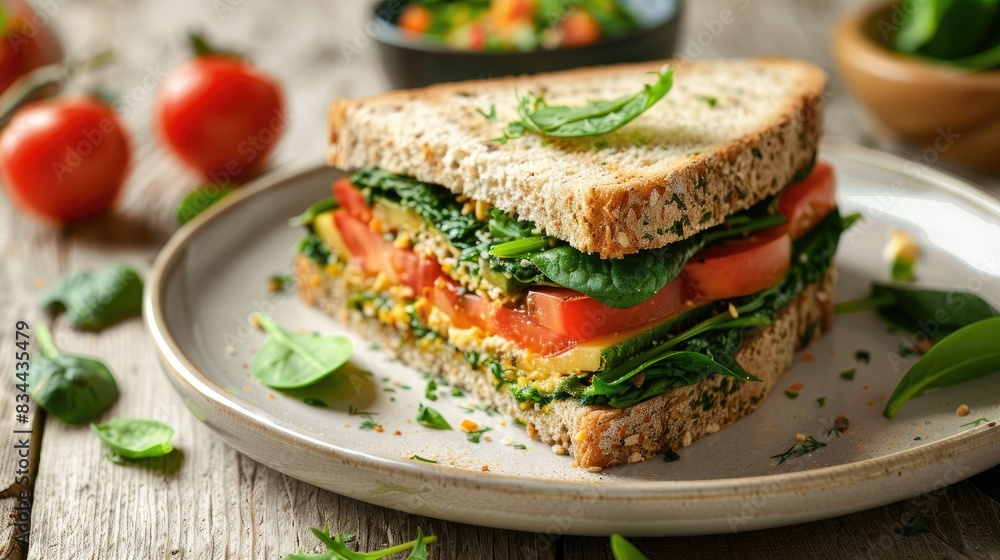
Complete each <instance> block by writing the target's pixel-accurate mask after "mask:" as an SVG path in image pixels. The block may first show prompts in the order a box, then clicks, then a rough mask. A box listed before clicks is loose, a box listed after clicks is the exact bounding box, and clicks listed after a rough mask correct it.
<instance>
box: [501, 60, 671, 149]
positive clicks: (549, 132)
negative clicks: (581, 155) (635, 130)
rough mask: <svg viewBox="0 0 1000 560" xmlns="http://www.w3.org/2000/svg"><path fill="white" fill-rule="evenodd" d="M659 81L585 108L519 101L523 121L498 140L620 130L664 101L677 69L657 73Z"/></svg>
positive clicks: (527, 99)
mask: <svg viewBox="0 0 1000 560" xmlns="http://www.w3.org/2000/svg"><path fill="white" fill-rule="evenodd" d="M656 76H657V80H656V81H655V82H654V83H652V84H646V85H645V86H643V88H642V91H641V92H639V93H636V94H633V95H625V96H622V97H619V98H618V99H613V100H611V101H592V102H590V103H588V104H586V105H584V106H582V107H566V106H550V105H548V104H547V103H546V102H545V98H544V97H542V96H540V95H537V96H536V95H533V94H528V95H526V96H524V97H522V98H520V99H519V100H518V103H517V114H518V116H520V117H521V118H520V120H517V121H514V122H512V123H510V124H508V125H507V128H506V130H505V131H504V136H503V137H501V138H500V139H499V140H501V141H506V140H507V139H510V138H516V137H518V136H521V135H523V134H524V133H525V132H534V133H536V134H541V135H543V136H551V137H560V138H573V137H582V136H596V135H600V134H607V133H609V132H612V131H614V130H617V129H619V128H621V127H623V126H625V125H626V124H628V123H629V122H631V121H633V120H634V119H635V118H636V117H638V116H639V115H641V114H642V113H644V112H645V111H646V110H647V109H649V108H650V107H652V106H653V104H655V103H656V102H657V101H659V100H661V99H663V97H664V96H665V95H667V93H668V92H669V91H670V88H671V86H672V85H673V77H674V69H673V68H671V67H669V66H666V67H664V68H661V69H660V70H659V71H658V72H656Z"/></svg>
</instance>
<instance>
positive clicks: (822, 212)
mask: <svg viewBox="0 0 1000 560" xmlns="http://www.w3.org/2000/svg"><path fill="white" fill-rule="evenodd" d="M836 207H837V184H836V181H835V180H834V175H833V167H830V165H829V164H827V163H823V162H819V163H817V164H816V166H815V167H813V170H812V173H810V174H809V175H808V176H807V177H806V178H805V179H802V180H801V181H798V182H796V183H793V184H792V185H790V186H789V187H788V188H787V189H785V192H783V193H781V198H780V199H778V212H779V213H781V215H782V216H784V217H786V218H788V222H787V223H785V224H784V225H782V226H778V227H779V228H780V229H781V231H784V232H786V233H788V234H789V235H791V236H792V239H798V238H800V237H802V236H803V235H805V234H806V232H808V231H809V230H811V229H812V228H813V227H814V226H815V225H816V224H818V223H819V222H820V220H822V219H823V218H825V217H826V216H827V215H828V214H829V213H830V212H832V211H833V209H834V208H836Z"/></svg>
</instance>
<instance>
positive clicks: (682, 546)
mask: <svg viewBox="0 0 1000 560" xmlns="http://www.w3.org/2000/svg"><path fill="white" fill-rule="evenodd" d="M998 474H1000V471H998V470H997V469H994V476H997V475H998ZM914 516H918V517H919V518H920V519H921V520H923V521H924V522H925V523H926V526H927V531H926V532H917V533H915V534H910V535H909V536H907V535H905V534H903V533H904V532H905V527H916V526H917V525H916V524H915V523H914V521H913V520H914V519H915V518H914ZM998 523H1000V504H998V503H997V502H994V501H993V500H991V499H990V498H989V497H987V496H986V495H985V494H984V493H982V492H980V491H979V490H978V489H976V488H975V486H974V485H973V484H972V483H971V482H960V483H958V484H955V485H953V486H950V487H948V488H947V489H944V490H941V491H939V492H933V493H931V494H925V495H923V496H919V497H916V498H913V499H910V500H904V501H902V502H897V503H895V504H891V505H889V506H886V507H882V508H878V509H873V510H869V511H864V512H861V513H856V514H852V515H846V516H843V517H838V518H835V519H829V520H825V521H816V522H813V523H805V524H802V525H795V526H792V527H784V528H780V529H770V530H764V531H751V532H747V533H736V534H728V535H713V536H704V537H686V538H672V539H666V538H662V539H640V538H637V539H630V540H631V542H632V543H633V544H635V545H636V546H637V547H639V548H640V549H641V550H642V551H643V552H644V553H645V554H646V555H647V556H648V557H649V559H650V560H660V559H666V558H690V559H693V560H697V559H701V558H705V559H708V558H736V557H743V556H745V555H748V554H751V555H752V557H755V558H816V559H830V560H840V559H843V558H912V559H914V560H939V559H941V558H955V559H957V558H995V557H996V556H997V555H998V554H1000V531H997V527H998V526H1000V525H998ZM565 545H566V546H565V556H564V558H565V559H566V560H579V559H583V558H588V559H590V558H593V559H607V560H611V558H612V556H611V552H610V550H609V547H608V541H607V540H606V539H583V538H568V539H566V540H565Z"/></svg>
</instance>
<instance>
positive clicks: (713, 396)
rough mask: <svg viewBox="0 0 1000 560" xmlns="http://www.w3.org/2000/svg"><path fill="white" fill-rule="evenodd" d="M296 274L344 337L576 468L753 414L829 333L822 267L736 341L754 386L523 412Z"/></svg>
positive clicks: (309, 270) (333, 282)
mask: <svg viewBox="0 0 1000 560" xmlns="http://www.w3.org/2000/svg"><path fill="white" fill-rule="evenodd" d="M296 277H297V279H298V286H299V294H300V296H301V297H302V299H303V300H304V301H305V302H306V303H308V304H310V305H313V306H316V307H318V308H320V309H322V310H323V311H324V312H326V313H327V314H329V315H332V316H333V317H335V318H337V319H339V320H341V321H342V322H345V323H349V324H350V325H351V328H352V330H353V331H355V332H357V333H359V334H360V335H362V336H364V337H366V338H368V339H370V340H373V341H376V342H378V343H380V344H381V345H382V346H383V347H384V348H385V349H386V350H387V351H388V352H389V353H391V354H393V355H394V356H396V357H397V358H399V359H401V360H402V361H403V362H404V363H406V364H408V365H410V366H412V367H414V368H417V369H419V370H421V371H428V372H430V373H432V374H433V375H436V376H439V377H441V378H444V379H446V380H447V381H448V382H449V383H451V384H453V385H455V386H457V387H460V388H462V389H463V390H465V391H466V392H468V393H470V394H472V395H473V396H474V397H476V398H477V399H479V400H480V401H481V402H483V403H484V404H487V405H492V406H495V407H496V408H497V409H498V410H500V411H501V412H503V413H504V414H507V415H509V416H511V417H514V418H518V419H521V420H523V421H524V422H525V423H526V424H527V429H528V434H529V435H530V436H531V437H532V438H534V439H538V440H541V441H543V442H545V443H547V444H550V445H552V448H553V451H555V452H556V453H560V454H563V453H567V452H569V453H572V455H573V457H574V458H575V462H576V464H578V465H579V466H582V467H585V468H589V467H601V468H604V467H610V466H614V465H619V464H623V463H634V462H637V461H641V460H644V459H648V458H651V457H654V456H656V455H658V454H661V453H664V452H666V451H669V450H671V449H677V448H680V447H686V446H687V445H690V444H691V442H692V441H694V440H696V439H698V438H700V437H702V436H704V435H707V434H711V433H714V432H717V431H719V430H720V429H722V428H724V427H726V426H728V425H729V424H731V423H732V422H734V421H736V420H737V419H739V418H740V417H742V416H744V415H745V414H748V413H750V412H752V411H753V410H755V409H756V408H757V407H758V406H759V405H760V404H761V403H762V402H763V401H764V399H765V398H766V397H767V395H768V393H769V392H770V391H771V389H772V388H773V387H774V385H775V384H776V383H777V381H778V378H779V377H781V375H782V374H783V373H784V372H785V371H787V370H788V369H789V368H790V367H791V365H792V360H793V357H794V353H795V350H796V348H798V347H800V346H801V345H802V344H803V343H808V342H809V341H807V340H805V337H806V336H818V335H819V334H820V333H822V332H825V331H826V330H828V329H829V327H830V324H831V321H832V319H833V303H832V302H833V297H832V295H833V287H834V282H835V270H834V268H833V267H832V266H831V267H830V269H828V270H827V272H826V274H825V276H824V277H823V279H822V280H820V281H819V282H817V283H815V284H812V285H810V286H808V287H807V288H806V289H805V290H804V291H803V292H802V294H801V295H800V296H799V297H798V298H797V299H796V300H795V301H794V302H793V303H792V304H791V305H789V306H788V307H787V308H786V309H785V310H784V311H783V312H781V313H780V314H779V315H778V317H777V318H776V320H775V321H774V323H773V324H772V325H771V326H769V327H767V328H765V329H762V330H760V331H759V332H757V333H756V334H755V335H753V336H752V337H751V338H749V339H748V340H747V341H746V342H745V343H744V345H743V347H742V348H741V349H740V352H739V354H738V355H737V357H736V359H737V361H738V362H739V363H740V364H741V365H742V366H743V367H744V368H745V369H746V370H747V371H748V372H749V373H751V374H753V375H756V376H757V377H759V378H760V379H761V381H760V382H747V383H741V382H739V381H736V380H733V379H731V378H728V377H723V376H719V375H710V376H709V377H707V378H705V379H704V380H702V381H701V382H699V383H697V384H695V385H692V386H689V387H682V388H679V389H674V390H671V391H668V392H666V393H663V394H662V395H659V396H657V397H653V398H651V399H648V400H646V401H643V402H641V403H639V404H637V405H634V406H631V407H628V408H612V407H609V406H580V405H579V404H577V403H576V402H575V401H569V400H566V401H555V402H553V403H552V404H551V406H550V407H549V408H548V409H547V410H542V409H538V408H530V409H528V410H522V409H521V408H520V406H519V403H518V402H517V400H516V399H515V398H514V397H513V395H511V393H510V391H508V390H506V388H501V389H500V390H497V389H496V388H495V387H494V378H493V376H492V375H491V374H490V373H488V372H487V371H484V370H483V369H474V368H473V367H472V366H470V365H469V363H468V361H467V360H466V357H465V354H464V353H463V352H461V351H458V350H456V349H454V348H452V347H450V346H448V345H447V344H445V343H444V342H443V340H441V339H435V341H434V342H433V343H432V344H430V345H427V344H423V345H420V346H418V345H417V344H415V343H414V337H412V336H408V335H407V332H406V331H405V330H401V329H399V328H397V327H395V326H392V325H385V324H383V323H381V322H379V321H378V320H377V319H374V318H366V317H363V316H362V315H361V314H360V313H359V312H357V311H352V310H351V308H350V306H349V304H348V301H349V299H350V295H351V294H352V293H354V291H355V290H354V289H352V288H351V287H350V286H349V285H348V282H347V280H346V279H345V276H344V275H331V274H328V273H326V272H325V271H323V270H322V269H320V268H319V267H318V266H317V265H316V264H315V263H314V262H313V261H311V260H309V259H308V258H306V257H304V256H301V255H300V256H299V257H298V260H297V261H296ZM809 325H815V327H814V328H810V327H809ZM706 403H708V404H709V406H706V405H705V404H706Z"/></svg>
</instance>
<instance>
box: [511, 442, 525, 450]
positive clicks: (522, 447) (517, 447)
mask: <svg viewBox="0 0 1000 560" xmlns="http://www.w3.org/2000/svg"><path fill="white" fill-rule="evenodd" d="M527 448H528V446H526V445H524V444H523V443H515V444H514V449H527Z"/></svg>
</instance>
